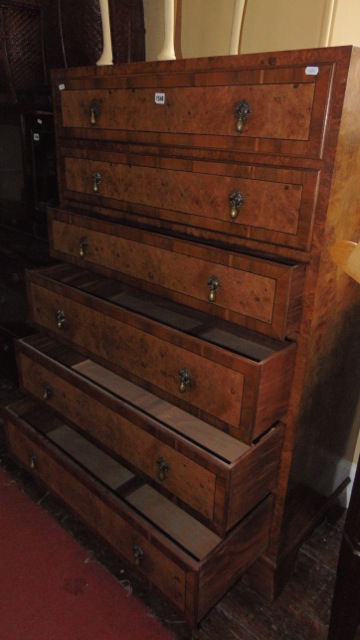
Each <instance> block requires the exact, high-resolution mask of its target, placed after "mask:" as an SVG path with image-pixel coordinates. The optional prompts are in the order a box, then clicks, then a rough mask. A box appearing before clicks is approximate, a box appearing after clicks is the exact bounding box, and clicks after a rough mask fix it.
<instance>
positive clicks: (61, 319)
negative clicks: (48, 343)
mask: <svg viewBox="0 0 360 640" xmlns="http://www.w3.org/2000/svg"><path fill="white" fill-rule="evenodd" d="M55 316H56V326H57V328H58V329H63V328H64V326H65V322H66V318H65V313H64V312H63V311H61V309H58V310H57V312H56V314H55Z"/></svg>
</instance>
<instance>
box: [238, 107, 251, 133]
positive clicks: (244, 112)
mask: <svg viewBox="0 0 360 640" xmlns="http://www.w3.org/2000/svg"><path fill="white" fill-rule="evenodd" d="M250 113H251V109H250V105H249V103H248V102H247V101H246V100H241V102H237V103H236V105H235V119H236V131H237V132H238V133H241V132H242V130H243V127H244V122H246V121H247V119H248V117H249V115H250Z"/></svg>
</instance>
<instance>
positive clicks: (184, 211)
mask: <svg viewBox="0 0 360 640" xmlns="http://www.w3.org/2000/svg"><path fill="white" fill-rule="evenodd" d="M359 67H360V57H359V52H358V51H357V50H356V49H354V48H352V47H343V48H332V49H326V50H325V49H323V50H308V51H297V52H290V53H276V54H259V55H251V56H240V57H239V56H233V57H229V58H228V57H225V58H216V59H209V60H203V59H198V60H183V61H174V62H169V63H168V62H159V63H136V64H129V65H121V66H114V67H97V68H84V69H68V70H67V71H64V70H62V71H56V72H54V74H53V83H54V105H55V117H56V129H57V147H58V166H59V181H60V204H59V207H57V208H51V209H49V211H48V223H49V241H50V247H51V254H52V256H53V257H54V258H56V259H58V260H59V261H60V262H59V263H58V264H56V265H54V266H52V267H51V268H47V269H42V270H37V271H32V272H29V273H28V276H27V292H28V302H29V316H30V321H31V323H32V325H33V326H34V328H35V329H36V330H37V331H38V333H37V334H36V335H34V336H32V337H29V338H26V339H23V340H21V341H19V342H18V344H17V360H18V368H19V375H20V380H21V386H22V389H23V391H24V392H25V394H26V397H25V398H24V400H22V401H21V402H20V403H18V404H17V405H15V406H12V407H10V408H8V409H6V410H5V411H4V416H5V424H6V432H7V436H8V442H9V447H10V450H11V451H12V453H13V455H15V456H16V457H17V458H18V459H19V460H20V461H21V463H22V464H24V465H25V466H26V467H27V468H28V469H30V470H31V471H32V472H33V473H34V475H35V476H36V477H37V478H38V479H39V480H41V481H43V482H44V483H45V484H46V485H47V486H49V488H50V489H51V490H52V491H53V492H54V493H55V494H56V495H57V496H59V497H60V498H61V499H62V500H64V501H65V502H66V503H67V504H68V506H69V507H70V508H71V509H72V510H73V511H74V512H75V513H76V514H77V515H78V516H79V517H80V518H82V519H83V520H84V521H85V522H86V523H87V525H88V526H89V527H90V528H92V529H93V530H95V531H96V532H97V533H98V534H99V535H100V536H101V537H102V538H103V539H105V540H106V541H107V542H108V543H109V544H110V545H112V546H113V548H114V549H115V550H116V552H117V553H119V554H120V555H121V557H122V558H123V559H124V561H125V562H129V563H130V564H132V565H133V566H134V567H136V569H137V570H138V571H139V572H140V574H141V575H142V576H143V577H144V579H146V580H149V581H150V582H151V583H152V584H153V585H154V586H155V587H156V588H158V589H159V590H160V591H161V592H162V593H163V594H164V596H165V597H166V598H168V599H169V600H170V602H171V603H172V604H173V605H174V606H175V607H176V608H177V609H178V610H179V611H180V613H181V615H182V616H183V617H184V618H185V619H186V620H187V621H188V623H189V624H190V625H194V624H196V623H197V622H198V621H199V620H201V618H202V617H203V616H204V615H205V614H206V613H207V612H208V611H209V609H210V608H211V607H212V606H213V605H214V604H215V603H216V601H217V600H218V599H219V598H220V597H221V596H222V595H223V594H224V593H225V592H226V590H227V589H228V588H229V587H230V586H231V585H232V584H233V583H234V582H235V581H236V580H237V579H239V577H240V576H243V579H244V580H247V581H249V582H251V583H252V584H253V585H254V586H255V587H256V588H257V589H258V590H260V591H261V592H263V593H266V594H268V595H271V596H274V595H275V594H276V593H277V592H278V591H279V589H280V588H281V586H282V584H283V583H284V581H285V580H286V577H287V576H288V575H289V572H290V571H291V568H292V566H293V562H294V559H295V557H296V550H297V549H298V547H299V545H300V544H301V542H302V541H303V540H304V538H305V536H307V535H308V534H309V533H310V531H311V529H312V528H313V526H314V525H315V524H316V523H317V522H318V520H319V519H320V518H321V517H323V516H324V515H325V513H326V512H327V510H328V509H329V508H330V506H331V505H332V504H333V502H334V500H335V498H336V497H337V495H338V494H339V493H340V492H341V490H342V489H343V488H344V487H345V486H346V484H347V482H348V472H349V468H350V464H351V459H352V451H353V448H354V445H355V438H356V425H355V423H354V416H355V410H356V402H357V393H358V388H357V387H358V386H359V385H358V383H357V382H355V383H354V379H356V380H359V379H360V376H355V375H354V373H356V372H357V371H358V369H359V362H360V358H359V353H358V350H359V349H358V345H359V344H360V335H359V323H358V320H357V319H358V312H359V306H360V305H359V302H360V294H359V292H358V290H357V288H356V287H355V286H354V284H353V283H352V282H351V281H350V279H349V278H348V277H347V276H346V275H344V274H340V273H338V272H337V269H336V267H335V265H334V264H333V262H332V261H331V258H330V254H329V247H330V246H331V244H332V243H333V242H335V241H336V240H338V239H343V238H345V237H346V239H349V240H357V239H358V237H359V236H360V216H359V212H358V208H357V207H358V202H359V196H360V187H359V180H358V174H357V172H358V170H359V167H360V125H359V123H358V120H359V118H358V104H359V103H360V102H359V97H360V96H359V95H358V94H359V90H358V85H357V82H356V78H357V74H358V73H359V71H360V68H359ZM359 373H360V372H359Z"/></svg>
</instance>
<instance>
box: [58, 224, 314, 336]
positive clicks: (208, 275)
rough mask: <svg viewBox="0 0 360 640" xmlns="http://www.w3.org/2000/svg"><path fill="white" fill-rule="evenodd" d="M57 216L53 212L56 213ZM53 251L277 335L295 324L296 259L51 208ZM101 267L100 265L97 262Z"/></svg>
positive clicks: (299, 278)
mask: <svg viewBox="0 0 360 640" xmlns="http://www.w3.org/2000/svg"><path fill="white" fill-rule="evenodd" d="M57 218H58V219H57ZM49 225H50V243H51V247H52V252H53V255H55V256H56V257H58V258H60V259H65V260H67V261H68V260H69V258H70V259H71V261H72V262H74V263H76V264H78V265H79V266H84V267H85V268H89V269H95V270H98V271H99V270H100V271H101V270H103V273H104V274H105V275H107V272H106V269H110V270H111V275H112V276H115V277H119V276H120V277H122V278H125V280H126V278H128V281H129V282H130V283H133V282H135V281H134V280H133V279H136V282H135V283H136V285H137V286H140V287H145V288H146V289H147V290H148V291H153V292H154V293H157V294H159V295H161V296H164V297H166V298H168V299H172V300H175V301H177V302H180V303H184V304H186V305H189V306H191V307H195V308H197V309H199V310H201V311H204V312H205V313H208V314H211V315H214V316H217V317H221V318H224V319H227V320H230V321H232V322H235V323H237V324H241V325H243V326H246V327H247V328H250V329H255V330H257V331H260V332H262V333H263V334H266V335H270V336H274V337H277V338H280V339H283V338H284V337H286V335H288V334H291V333H293V332H294V331H296V330H298V328H299V322H300V313H301V295H302V290H303V281H304V275H305V267H304V265H295V266H290V265H284V264H281V263H276V262H274V261H269V260H264V259H260V258H255V257H252V256H245V255H244V254H239V253H233V252H225V251H222V250H219V249H214V248H210V247H205V246H204V245H199V244H198V245H194V244H191V243H190V242H189V243H188V242H185V241H179V240H174V239H171V238H164V237H161V236H159V235H157V234H152V233H151V232H139V231H136V230H134V229H128V228H126V227H125V226H122V225H117V224H110V223H108V224H105V223H104V224H101V223H98V222H96V221H93V220H91V219H90V218H86V217H81V216H71V218H69V216H66V214H63V215H62V214H61V213H59V214H58V215H57V214H56V212H54V215H51V216H50V217H49ZM104 269H105V270H104Z"/></svg>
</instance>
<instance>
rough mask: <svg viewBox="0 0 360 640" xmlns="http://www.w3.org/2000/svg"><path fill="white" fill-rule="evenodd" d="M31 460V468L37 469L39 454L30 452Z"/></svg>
mask: <svg viewBox="0 0 360 640" xmlns="http://www.w3.org/2000/svg"><path fill="white" fill-rule="evenodd" d="M29 462H30V469H32V470H33V471H35V469H37V466H38V459H37V456H36V455H35V453H31V454H30V456H29Z"/></svg>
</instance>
